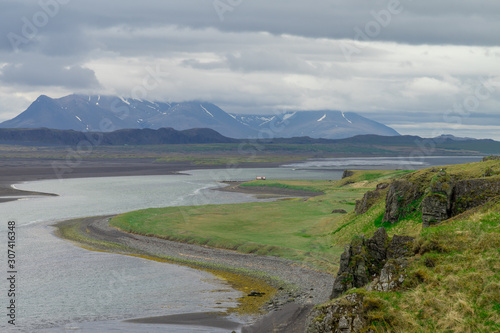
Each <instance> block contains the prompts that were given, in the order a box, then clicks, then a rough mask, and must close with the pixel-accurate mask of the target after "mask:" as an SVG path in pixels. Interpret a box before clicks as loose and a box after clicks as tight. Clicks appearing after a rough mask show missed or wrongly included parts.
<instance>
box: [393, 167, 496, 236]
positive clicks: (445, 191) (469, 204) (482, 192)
mask: <svg viewBox="0 0 500 333" xmlns="http://www.w3.org/2000/svg"><path fill="white" fill-rule="evenodd" d="M498 195H500V177H498V176H492V177H487V178H476V179H462V180H460V179H458V176H456V175H449V174H447V173H446V171H445V170H440V171H438V172H436V173H435V175H434V176H433V177H432V178H431V180H430V182H428V183H427V184H425V183H424V184H415V183H412V182H411V181H408V180H398V181H395V182H393V183H391V185H390V186H389V190H388V191H387V195H386V200H385V202H386V204H385V213H384V221H386V222H390V223H396V222H398V221H400V220H401V219H403V218H405V217H406V216H408V215H409V214H411V213H414V212H416V211H420V212H421V213H422V222H423V226H424V227H429V226H431V225H434V224H438V223H440V222H441V221H444V220H446V219H449V218H451V217H454V216H456V215H458V214H461V213H463V212H465V211H467V210H469V209H471V208H474V207H477V206H480V205H482V204H484V203H485V202H487V201H488V200H490V199H491V198H494V197H496V196H498Z"/></svg>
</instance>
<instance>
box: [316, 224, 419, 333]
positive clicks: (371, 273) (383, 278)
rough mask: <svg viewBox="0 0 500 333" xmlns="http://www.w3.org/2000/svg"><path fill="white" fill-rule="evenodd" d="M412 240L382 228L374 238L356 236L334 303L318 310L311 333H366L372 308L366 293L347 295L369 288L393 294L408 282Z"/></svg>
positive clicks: (334, 292)
mask: <svg viewBox="0 0 500 333" xmlns="http://www.w3.org/2000/svg"><path fill="white" fill-rule="evenodd" d="M413 241H414V239H413V238H412V237H408V236H398V235H395V236H393V237H392V239H391V238H389V237H388V235H387V233H386V231H385V229H384V228H379V229H378V230H377V231H376V232H375V234H374V235H373V237H370V238H367V239H365V238H364V237H363V236H356V237H355V238H354V239H353V240H352V241H351V243H350V244H349V245H347V246H346V248H345V251H344V253H343V254H342V255H341V259H340V268H339V271H338V273H337V277H336V278H335V281H334V284H333V290H332V295H331V298H332V299H333V301H331V302H330V303H328V304H325V305H322V306H319V307H317V308H315V309H314V310H313V311H312V312H311V314H310V316H309V321H308V324H307V327H308V328H307V332H308V333H320V332H361V331H364V330H366V329H367V324H368V322H369V320H368V317H367V315H366V314H367V312H368V310H370V309H371V308H372V305H373V304H371V303H370V300H367V299H365V296H364V295H363V293H357V292H355V293H352V294H348V295H345V296H343V297H341V298H338V297H339V296H342V295H343V294H344V293H345V292H347V291H348V290H350V289H352V288H361V287H366V289H367V290H368V291H370V290H379V291H391V290H395V289H397V288H399V287H401V285H402V283H403V282H404V281H405V278H406V268H407V267H408V257H410V256H412V255H413V252H412V248H413Z"/></svg>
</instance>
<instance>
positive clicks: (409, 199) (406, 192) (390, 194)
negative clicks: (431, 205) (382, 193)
mask: <svg viewBox="0 0 500 333" xmlns="http://www.w3.org/2000/svg"><path fill="white" fill-rule="evenodd" d="M423 194H424V193H423V192H422V191H421V189H420V188H419V187H418V186H416V185H415V184H413V183H411V182H409V181H407V180H396V181H394V182H393V183H392V184H391V185H390V186H389V190H388V191H387V196H386V198H385V214H384V221H387V222H391V223H396V222H398V221H399V220H400V219H401V218H402V217H404V216H405V215H407V214H408V213H409V212H410V211H411V210H412V208H413V209H415V208H414V207H415V206H416V205H418V202H417V200H418V199H420V198H421V197H422V195H423Z"/></svg>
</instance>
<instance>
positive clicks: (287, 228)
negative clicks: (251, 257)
mask: <svg viewBox="0 0 500 333" xmlns="http://www.w3.org/2000/svg"><path fill="white" fill-rule="evenodd" d="M406 173H407V171H363V172H356V173H355V174H354V175H353V176H352V177H350V178H346V179H344V180H283V181H282V180H280V181H272V180H266V181H252V182H249V183H246V184H244V185H245V186H272V187H281V188H288V189H296V190H306V191H313V192H323V193H325V194H324V195H321V196H317V197H312V198H309V199H303V198H293V199H284V200H278V201H273V202H254V203H243V204H227V205H206V206H188V207H167V208H154V209H145V210H140V211H135V212H130V213H125V214H121V215H118V216H116V217H114V218H113V219H112V220H111V222H110V223H111V225H112V226H114V227H117V228H119V229H121V230H124V231H128V232H133V233H138V234H142V235H151V236H156V237H160V238H165V239H170V240H175V241H180V242H186V243H192V244H198V245H207V246H212V247H218V248H223V249H230V250H236V251H239V252H243V253H256V254H260V255H275V256H281V257H284V258H289V259H293V260H298V261H301V262H304V263H306V264H309V265H312V266H314V267H316V268H320V269H324V270H327V271H332V270H336V269H337V265H338V261H339V256H340V254H341V253H342V251H343V249H344V245H345V243H346V242H345V241H344V239H340V238H337V237H336V236H335V234H334V233H333V232H332V231H334V230H337V229H338V228H339V227H341V226H342V225H344V224H345V223H346V222H345V221H346V220H349V221H351V220H352V219H353V218H354V213H353V210H354V206H355V201H356V200H357V199H359V198H361V197H362V196H363V195H364V193H365V192H366V191H368V190H371V189H373V188H375V186H376V184H377V183H378V182H380V181H384V180H388V179H391V178H394V177H398V176H400V175H402V174H406ZM334 209H343V210H345V211H347V212H348V214H339V213H335V214H332V211H333V210H334Z"/></svg>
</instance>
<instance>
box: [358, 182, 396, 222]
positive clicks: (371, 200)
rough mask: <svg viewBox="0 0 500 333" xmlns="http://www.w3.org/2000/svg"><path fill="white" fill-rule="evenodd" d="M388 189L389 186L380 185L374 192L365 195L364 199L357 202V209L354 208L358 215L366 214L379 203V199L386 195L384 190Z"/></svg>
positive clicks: (385, 184)
mask: <svg viewBox="0 0 500 333" xmlns="http://www.w3.org/2000/svg"><path fill="white" fill-rule="evenodd" d="M387 187H389V184H387V183H380V184H378V185H377V188H376V189H375V190H374V191H368V192H366V193H365V195H364V196H363V198H361V199H360V200H356V207H355V208H354V211H355V212H356V215H361V214H364V213H366V212H367V211H368V210H369V209H370V208H371V207H372V206H373V205H374V204H375V203H376V202H377V200H378V198H380V197H381V196H382V195H383V194H384V193H385V191H384V190H385V189H386V188H387Z"/></svg>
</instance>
